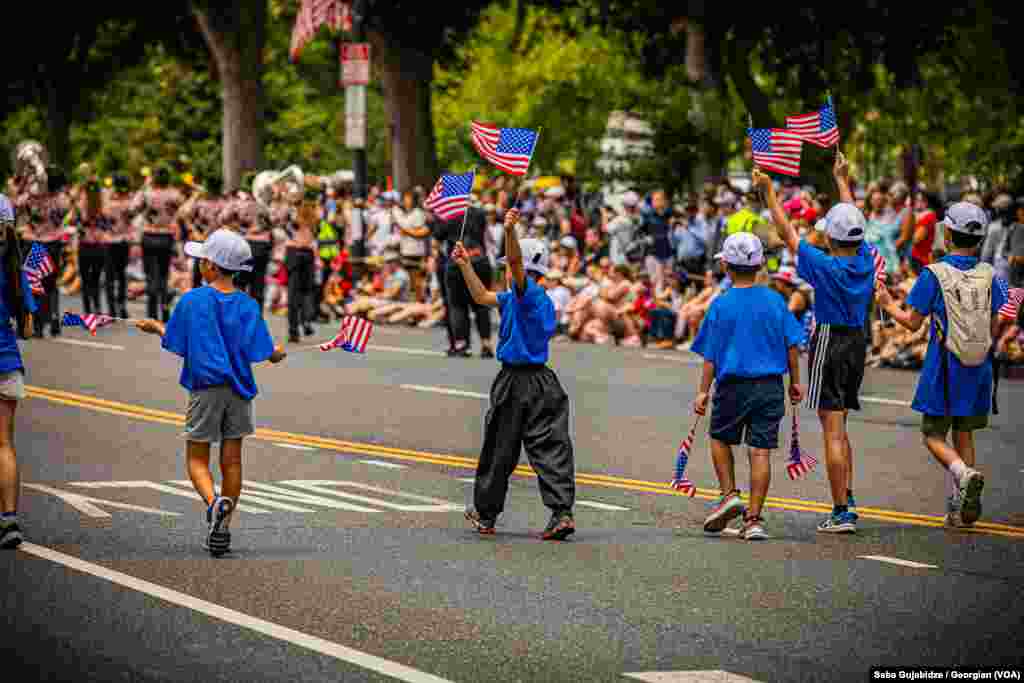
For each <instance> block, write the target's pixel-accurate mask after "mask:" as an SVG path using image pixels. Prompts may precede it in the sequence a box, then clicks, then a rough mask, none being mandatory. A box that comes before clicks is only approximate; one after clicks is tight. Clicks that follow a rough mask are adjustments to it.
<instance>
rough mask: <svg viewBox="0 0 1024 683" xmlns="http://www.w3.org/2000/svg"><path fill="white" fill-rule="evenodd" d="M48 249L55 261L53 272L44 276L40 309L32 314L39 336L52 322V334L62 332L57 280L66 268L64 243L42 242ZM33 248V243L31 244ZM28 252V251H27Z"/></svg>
mask: <svg viewBox="0 0 1024 683" xmlns="http://www.w3.org/2000/svg"><path fill="white" fill-rule="evenodd" d="M39 244H40V245H42V246H43V247H44V248H45V249H46V253H47V254H49V255H50V260H51V261H53V272H52V273H50V274H49V275H47V276H46V277H44V278H43V280H42V282H40V283H39V284H40V285H42V288H43V293H42V294H41V295H39V296H38V297H37V298H36V301H37V302H38V303H39V310H38V311H37V312H36V314H35V315H34V316H32V326H33V328H34V332H35V333H36V335H37V336H39V337H41V336H43V327H44V325H45V324H46V323H47V322H49V323H50V334H55V335H56V334H60V325H61V312H60V287H58V286H57V280H58V279H60V276H61V272H62V271H63V270H64V243H63V242H61V241H59V240H57V241H54V242H40V243H39ZM29 248H31V245H29ZM26 253H28V252H27V251H26Z"/></svg>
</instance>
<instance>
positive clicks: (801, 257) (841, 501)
mask: <svg viewBox="0 0 1024 683" xmlns="http://www.w3.org/2000/svg"><path fill="white" fill-rule="evenodd" d="M848 170H849V166H848V163H847V161H846V158H845V157H844V156H843V155H842V154H838V155H837V157H836V163H835V167H834V168H833V176H834V177H835V180H836V185H838V187H839V200H840V203H838V204H836V205H835V206H833V207H832V208H831V209H829V211H828V213H827V214H825V235H826V236H827V239H828V246H829V251H830V252H831V253H830V254H825V253H824V252H823V251H821V250H819V249H816V248H815V247H813V246H812V245H811V244H810V243H808V242H807V241H801V240H800V236H799V235H798V234H797V231H796V229H795V228H794V227H793V226H792V225H791V224H790V222H789V219H788V218H787V217H786V212H785V211H784V210H783V208H782V206H781V205H780V204H779V200H778V198H777V197H776V195H775V188H774V187H773V186H772V181H771V178H769V177H768V176H767V175H766V174H764V173H762V172H761V171H759V170H758V169H756V168H755V169H754V172H753V182H754V184H755V185H757V186H758V187H761V188H762V189H763V190H764V192H765V194H766V196H767V200H768V208H769V209H770V210H771V212H772V218H773V220H774V222H775V226H776V228H777V229H778V232H779V236H780V237H781V238H782V241H783V242H784V243H785V244H786V247H787V248H788V249H789V250H790V253H793V254H796V255H797V264H796V265H797V275H799V276H800V277H802V278H803V279H804V280H806V281H807V283H808V284H809V285H811V287H813V288H814V319H815V323H816V325H815V329H814V334H813V336H812V337H811V348H810V356H809V359H808V366H807V367H808V368H809V370H808V374H809V379H808V380H807V403H808V404H809V406H810V407H811V408H813V409H815V410H817V411H818V419H819V420H820V421H821V428H822V432H824V435H825V463H826V467H827V470H828V480H829V485H830V487H831V493H832V504H833V507H832V513H831V514H830V515H829V516H828V517H827V518H825V519H824V520H823V521H822V522H821V523H820V524H819V525H818V531H820V532H823V533H854V532H856V531H857V508H856V503H855V502H854V500H853V448H852V447H851V445H850V437H849V434H848V433H847V430H846V419H847V416H848V414H849V411H851V410H860V386H861V384H862V383H863V381H864V366H865V365H866V363H867V348H868V338H867V336H866V334H865V324H864V323H865V320H866V319H867V314H868V307H869V306H870V304H871V299H872V298H873V296H874V282H875V266H874V252H873V251H872V250H871V249H870V248H868V247H866V246H865V245H864V234H865V230H866V229H867V219H865V218H864V214H863V213H861V211H860V209H858V208H857V207H856V205H855V204H854V198H853V193H852V192H850V185H849V178H848V177H847V174H848Z"/></svg>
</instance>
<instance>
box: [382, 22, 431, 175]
mask: <svg viewBox="0 0 1024 683" xmlns="http://www.w3.org/2000/svg"><path fill="white" fill-rule="evenodd" d="M373 42H374V53H375V54H379V55H381V61H382V63H381V67H382V68H381V73H382V74H383V80H384V103H385V111H386V114H387V116H388V118H389V120H390V122H391V125H390V135H391V168H392V171H391V174H392V176H393V179H394V186H395V189H396V190H398V191H400V192H402V191H405V190H409V189H412V188H413V187H414V186H416V185H421V186H423V187H424V188H427V187H430V186H432V185H433V184H434V182H435V181H436V177H435V176H436V175H437V150H436V149H435V144H434V120H433V116H432V111H431V94H430V86H431V83H432V82H433V78H434V60H433V57H431V56H430V55H426V54H423V53H421V52H419V51H417V50H415V49H411V48H406V47H401V46H400V45H396V44H394V43H388V42H386V41H385V40H384V39H383V37H382V36H379V35H378V36H375V37H374V40H373Z"/></svg>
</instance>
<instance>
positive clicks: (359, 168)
mask: <svg viewBox="0 0 1024 683" xmlns="http://www.w3.org/2000/svg"><path fill="white" fill-rule="evenodd" d="M366 5H367V1H366V0H355V2H353V3H352V35H353V38H354V39H355V42H357V43H361V42H363V41H364V40H365V39H366V34H365V31H364V30H363V22H364V20H365V18H366V10H367V6H366ZM340 49H341V46H340V43H339V50H340ZM363 121H364V123H363V125H364V126H365V125H366V118H365V117H364V119H363ZM363 139H364V140H365V139H366V135H365V131H364V135H363ZM352 172H353V173H354V174H355V182H354V183H353V187H352V190H353V195H354V196H355V197H361V198H363V199H365V198H366V195H367V189H368V182H367V178H366V175H367V171H366V147H365V146H363V147H362V148H360V149H354V150H352Z"/></svg>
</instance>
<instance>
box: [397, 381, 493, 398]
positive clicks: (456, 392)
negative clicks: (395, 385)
mask: <svg viewBox="0 0 1024 683" xmlns="http://www.w3.org/2000/svg"><path fill="white" fill-rule="evenodd" d="M399 386H400V387H401V388H402V389H412V390H413V391H426V392H429V393H432V394H448V395H449V396H465V397H467V398H483V399H486V398H490V397H489V396H488V395H487V394H481V393H478V392H476V391H463V390H461V389H446V388H444V387H427V386H423V385H421V384H401V385H399Z"/></svg>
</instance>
